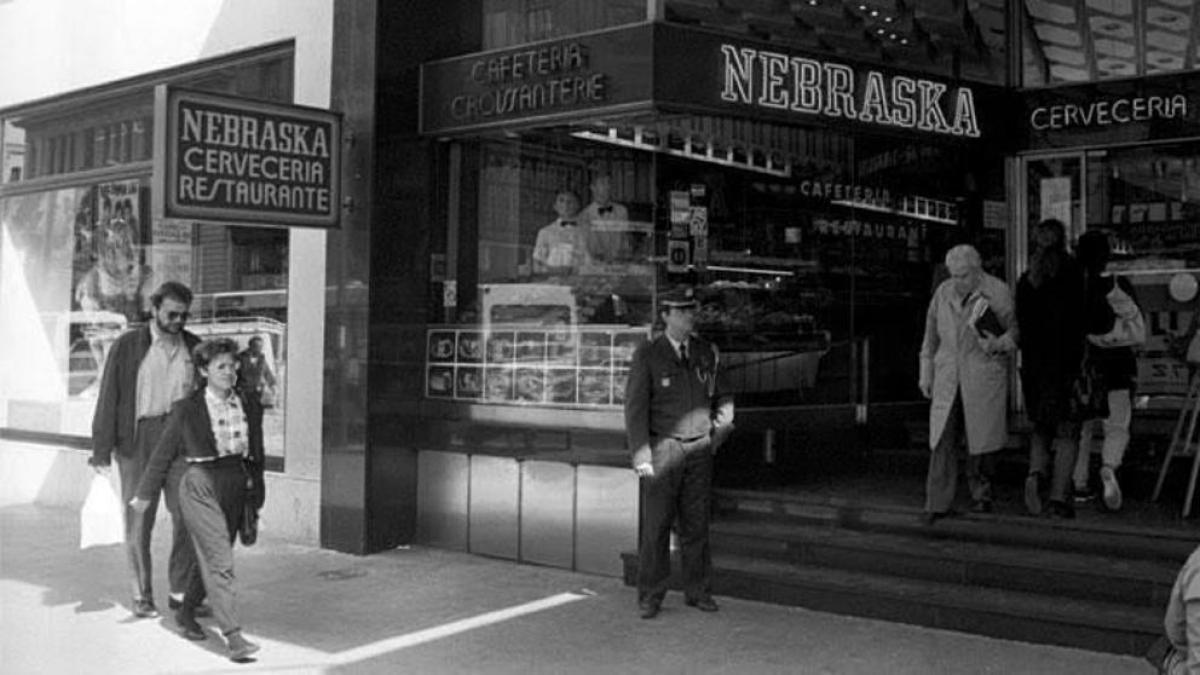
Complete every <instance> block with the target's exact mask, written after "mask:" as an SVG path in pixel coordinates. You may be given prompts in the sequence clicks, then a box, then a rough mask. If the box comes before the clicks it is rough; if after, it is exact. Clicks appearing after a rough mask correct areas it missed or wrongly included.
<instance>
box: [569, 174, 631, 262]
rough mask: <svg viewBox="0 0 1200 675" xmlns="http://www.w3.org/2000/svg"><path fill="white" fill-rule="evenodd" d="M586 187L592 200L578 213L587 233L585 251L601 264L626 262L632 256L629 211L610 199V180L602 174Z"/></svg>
mask: <svg viewBox="0 0 1200 675" xmlns="http://www.w3.org/2000/svg"><path fill="white" fill-rule="evenodd" d="M590 188H591V191H592V201H591V203H589V204H588V205H587V206H585V207H584V208H583V210H582V211H580V212H579V220H580V222H582V223H583V226H584V229H585V230H587V233H588V250H589V251H590V252H591V254H592V256H593V257H594V258H596V259H597V260H599V261H601V262H617V261H623V260H628V259H629V258H630V256H631V255H632V253H633V244H632V242H631V241H630V236H631V234H630V232H629V209H626V208H625V206H624V205H622V204H618V203H616V202H614V201H613V200H612V179H611V178H609V177H608V176H607V175H606V174H600V175H598V176H596V177H595V178H593V179H592V184H591V185H590Z"/></svg>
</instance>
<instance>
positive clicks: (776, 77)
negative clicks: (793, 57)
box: [758, 52, 788, 108]
mask: <svg viewBox="0 0 1200 675" xmlns="http://www.w3.org/2000/svg"><path fill="white" fill-rule="evenodd" d="M758 58H759V60H760V61H761V62H762V63H760V64H759V66H758V69H759V73H760V75H761V76H762V86H760V87H759V90H758V104H759V105H761V106H765V107H767V108H787V107H788V92H787V89H785V88H784V84H785V82H784V79H783V78H784V75H786V74H787V71H788V57H787V56H786V55H784V54H776V53H774V52H759V53H758Z"/></svg>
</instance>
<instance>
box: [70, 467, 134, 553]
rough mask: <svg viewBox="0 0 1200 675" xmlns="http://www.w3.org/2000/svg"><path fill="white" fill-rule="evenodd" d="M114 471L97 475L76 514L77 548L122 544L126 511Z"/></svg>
mask: <svg viewBox="0 0 1200 675" xmlns="http://www.w3.org/2000/svg"><path fill="white" fill-rule="evenodd" d="M118 483H119V480H118V478H117V472H116V470H113V471H110V472H109V475H108V476H102V475H100V474H96V475H95V477H93V478H92V487H91V489H89V490H88V494H87V499H85V500H84V501H83V510H82V511H80V514H79V548H81V549H83V548H89V547H91V546H107V545H109V544H120V543H122V542H124V541H125V509H124V508H123V507H122V505H121V489H120V485H119V484H118Z"/></svg>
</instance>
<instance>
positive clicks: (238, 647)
mask: <svg viewBox="0 0 1200 675" xmlns="http://www.w3.org/2000/svg"><path fill="white" fill-rule="evenodd" d="M237 354H238V346H237V343H236V342H234V341H233V340H231V339H229V338H217V339H212V340H207V341H205V342H202V343H200V345H198V346H197V347H196V349H195V351H194V352H193V354H192V358H193V360H194V361H195V363H196V368H197V370H198V372H199V373H200V375H201V376H202V377H203V378H204V380H205V384H204V386H203V387H202V388H200V389H197V390H196V392H195V393H193V394H192V395H191V396H188V397H187V398H185V399H183V400H182V401H179V402H178V403H176V404H175V406H174V407H173V408H172V409H171V417H170V420H169V421H168V422H167V428H166V430H165V431H164V432H163V435H162V438H161V439H160V440H159V442H158V445H156V446H155V448H154V454H153V455H152V456H151V457H150V462H149V463H148V464H147V465H146V472H145V473H144V474H143V475H142V478H141V480H140V481H139V482H138V485H137V490H136V495H137V496H136V497H135V498H134V500H133V503H132V506H133V508H134V510H137V511H141V510H144V509H145V508H146V507H147V506H148V504H149V502H150V500H151V498H152V497H153V496H154V495H156V494H158V491H159V490H161V489H162V487H163V483H164V482H165V481H166V476H167V472H168V467H170V466H171V464H172V463H173V462H175V461H176V460H178V459H182V460H183V461H184V462H185V463H186V466H187V470H186V471H185V472H184V474H183V478H182V479H181V480H180V482H179V488H178V489H179V505H180V510H181V511H182V513H183V520H184V522H185V523H186V524H187V528H188V532H190V533H191V535H192V542H193V544H194V545H195V547H196V554H197V559H198V561H199V573H198V574H195V573H193V575H192V577H191V579H190V580H189V584H188V589H187V593H186V594H185V595H184V598H183V606H182V607H181V608H180V609H179V611H178V612H177V613H176V615H175V620H176V622H177V623H178V624H179V627H180V628H181V629H182V632H183V635H184V637H186V638H188V639H190V640H203V639H204V638H205V634H204V630H203V629H202V628H201V627H200V624H198V623H197V622H196V617H195V610H196V607H198V606H199V605H200V602H201V601H202V600H203V599H204V597H205V595H206V594H207V595H208V597H209V599H210V600H211V602H212V608H213V616H214V617H215V619H216V621H217V625H218V626H219V627H220V629H221V634H222V635H224V636H225V639H226V642H227V644H228V647H229V656H230V658H231V659H233V660H234V661H242V660H244V659H246V658H247V657H249V656H250V655H251V654H253V653H254V652H256V651H258V648H259V647H258V645H257V644H254V643H253V642H250V641H249V640H247V639H246V638H245V637H244V636H243V635H242V626H241V622H240V620H239V618H238V612H237V605H236V595H235V592H234V579H235V577H234V573H233V541H234V538H235V537H236V536H237V532H238V530H239V528H240V527H241V524H242V518H243V514H244V511H245V507H246V502H247V500H249V501H250V503H251V505H252V506H253V507H254V508H255V509H258V508H261V507H262V504H263V501H264V496H265V490H264V487H263V435H262V407H261V406H260V405H259V404H258V402H257V401H255V400H254V399H253V398H250V397H247V396H244V395H242V394H239V393H238V392H237V390H236V389H235V388H234V385H235V384H237V372H238V362H237Z"/></svg>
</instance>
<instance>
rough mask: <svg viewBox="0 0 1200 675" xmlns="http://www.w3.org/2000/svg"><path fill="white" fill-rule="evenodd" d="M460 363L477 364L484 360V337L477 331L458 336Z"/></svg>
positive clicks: (465, 332)
mask: <svg viewBox="0 0 1200 675" xmlns="http://www.w3.org/2000/svg"><path fill="white" fill-rule="evenodd" d="M458 360H459V362H460V363H461V362H467V363H477V362H479V361H482V360H483V335H482V334H480V333H477V332H475V331H464V332H462V333H459V334H458Z"/></svg>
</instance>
